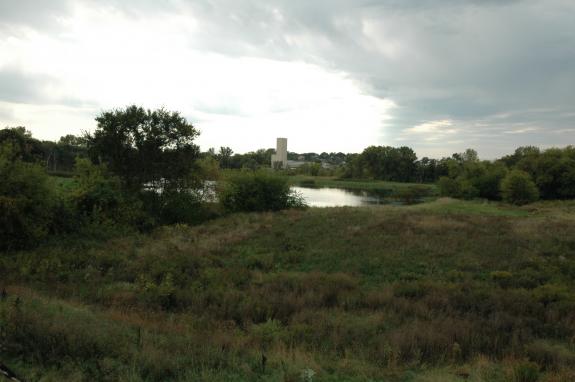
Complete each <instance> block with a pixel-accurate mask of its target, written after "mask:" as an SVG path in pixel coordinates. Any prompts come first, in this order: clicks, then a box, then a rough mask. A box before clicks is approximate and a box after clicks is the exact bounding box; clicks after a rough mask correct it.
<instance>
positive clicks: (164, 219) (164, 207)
mask: <svg viewBox="0 0 575 382" xmlns="http://www.w3.org/2000/svg"><path fill="white" fill-rule="evenodd" d="M140 197H141V199H142V201H143V202H144V206H145V208H146V210H147V212H148V214H149V215H150V216H151V217H153V219H154V221H155V224H156V225H171V224H189V225H195V224H199V223H202V222H205V221H206V220H209V219H212V218H214V217H217V216H218V215H219V214H218V211H217V208H216V207H217V206H216V205H215V203H206V202H204V201H202V199H201V197H200V196H199V195H198V194H197V193H196V192H195V191H194V190H190V191H170V192H164V193H158V192H155V191H146V192H144V193H142V194H141V195H140Z"/></svg>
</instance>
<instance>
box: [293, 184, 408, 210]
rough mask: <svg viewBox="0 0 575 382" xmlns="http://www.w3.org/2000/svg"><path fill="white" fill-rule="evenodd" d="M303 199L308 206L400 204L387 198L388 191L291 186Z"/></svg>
mask: <svg viewBox="0 0 575 382" xmlns="http://www.w3.org/2000/svg"><path fill="white" fill-rule="evenodd" d="M291 189H292V190H293V191H296V192H297V193H299V194H300V195H301V196H303V198H304V199H305V201H306V203H307V204H308V205H309V206H310V207H343V206H350V207H358V206H371V205H376V204H401V203H400V202H398V201H397V200H395V199H390V198H389V192H373V191H364V190H345V189H341V188H308V187H297V186H294V187H292V188H291Z"/></svg>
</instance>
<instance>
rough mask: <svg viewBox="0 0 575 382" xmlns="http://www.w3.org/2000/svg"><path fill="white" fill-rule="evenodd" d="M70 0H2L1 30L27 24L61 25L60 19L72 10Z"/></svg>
mask: <svg viewBox="0 0 575 382" xmlns="http://www.w3.org/2000/svg"><path fill="white" fill-rule="evenodd" d="M72 5H73V4H72V2H71V1H70V0H50V1H37V0H18V1H0V31H2V30H6V29H8V30H13V29H14V28H17V27H21V26H26V27H28V28H32V29H52V28H57V27H60V22H59V21H60V19H61V18H62V17H65V16H67V15H69V14H70V12H71V11H72Z"/></svg>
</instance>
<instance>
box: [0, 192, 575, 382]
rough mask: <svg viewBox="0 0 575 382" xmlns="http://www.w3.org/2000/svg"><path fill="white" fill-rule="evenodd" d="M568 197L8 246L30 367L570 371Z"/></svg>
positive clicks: (573, 315) (13, 308) (272, 218)
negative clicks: (28, 248)
mask: <svg viewBox="0 0 575 382" xmlns="http://www.w3.org/2000/svg"><path fill="white" fill-rule="evenodd" d="M573 216H575V203H573V202H554V203H538V204H533V205H530V206H528V207H523V208H517V207H510V206H506V205H502V204H497V203H483V202H463V201H454V200H451V199H439V200H437V201H435V202H431V203H426V204H421V205H415V206H410V207H392V206H386V207H371V208H327V209H313V208H311V209H308V210H303V211H299V210H292V211H284V212H279V213H263V214H236V215H231V216H228V217H225V218H221V219H217V220H214V221H212V222H209V223H207V224H204V225H201V226H197V227H192V228H190V227H186V226H174V227H165V228H162V229H159V230H157V231H155V232H153V233H151V234H150V235H139V234H134V235H131V236H128V237H121V238H115V239H111V240H108V241H105V242H98V241H94V242H89V241H85V240H84V241H78V240H74V239H72V238H70V239H69V240H62V241H61V242H59V243H54V244H51V245H47V246H44V247H41V248H39V249H37V250H34V251H28V252H19V253H10V254H2V256H0V275H2V278H1V281H0V287H2V288H6V292H7V296H6V297H5V298H2V300H1V302H0V341H1V342H0V344H1V345H2V352H1V353H0V361H2V362H3V363H5V364H7V365H8V366H10V367H11V368H12V369H14V370H15V371H16V372H17V373H18V374H19V375H21V376H23V377H24V378H26V380H30V381H40V380H42V381H62V380H66V381H81V380H90V381H91V380H104V381H107V380H109V381H115V380H127V381H159V380H166V381H334V382H335V381H398V382H399V381H422V382H423V381H428V382H431V381H501V382H504V381H513V382H532V381H549V382H551V381H553V382H555V381H565V382H567V381H573V380H575V288H574V287H575V224H574V223H575V222H574V218H573Z"/></svg>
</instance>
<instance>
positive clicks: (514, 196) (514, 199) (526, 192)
mask: <svg viewBox="0 0 575 382" xmlns="http://www.w3.org/2000/svg"><path fill="white" fill-rule="evenodd" d="M501 196H502V197H503V200H504V201H506V202H508V203H512V204H516V205H518V206H521V205H524V204H529V203H532V202H534V201H536V200H537V199H539V191H538V190H537V186H535V183H534V182H533V180H532V179H531V176H529V174H527V173H526V172H523V171H520V170H513V171H511V172H510V173H509V174H507V176H506V177H505V178H504V179H503V180H502V181H501Z"/></svg>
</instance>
